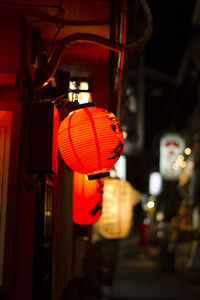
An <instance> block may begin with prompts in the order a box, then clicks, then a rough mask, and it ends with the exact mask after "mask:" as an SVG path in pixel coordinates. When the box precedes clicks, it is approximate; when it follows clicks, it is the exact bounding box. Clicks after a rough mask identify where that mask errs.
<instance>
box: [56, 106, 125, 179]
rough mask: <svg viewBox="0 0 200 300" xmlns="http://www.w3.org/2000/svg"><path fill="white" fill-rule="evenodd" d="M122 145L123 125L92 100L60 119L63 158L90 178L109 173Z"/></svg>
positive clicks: (60, 147)
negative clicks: (61, 120)
mask: <svg viewBox="0 0 200 300" xmlns="http://www.w3.org/2000/svg"><path fill="white" fill-rule="evenodd" d="M123 146H124V138H123V133H122V129H121V126H120V123H119V121H118V120H117V118H116V117H115V115H114V114H113V113H111V112H109V111H107V110H106V109H103V108H98V107H96V106H95V104H94V103H88V104H83V105H78V109H76V110H74V111H72V112H71V113H70V114H69V115H68V116H67V117H66V118H65V119H64V120H63V122H62V123H61V125H60V128H59V132H58V147H59V150H60V153H61V156H62V158H63V160H64V162H65V163H66V164H67V165H68V166H69V167H70V168H71V169H72V170H74V171H76V172H78V173H81V174H86V175H88V178H89V179H96V178H102V177H106V176H109V171H110V169H111V168H112V167H113V166H114V165H115V164H116V162H117V161H118V159H119V157H120V155H121V154H122V151H123Z"/></svg>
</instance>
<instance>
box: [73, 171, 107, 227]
mask: <svg viewBox="0 0 200 300" xmlns="http://www.w3.org/2000/svg"><path fill="white" fill-rule="evenodd" d="M103 183H104V179H98V180H88V179H87V176H86V175H83V174H80V173H77V172H74V177H73V222H75V223H77V224H79V225H90V224H93V223H95V222H96V221H97V220H98V219H99V218H100V216H101V211H102V196H103Z"/></svg>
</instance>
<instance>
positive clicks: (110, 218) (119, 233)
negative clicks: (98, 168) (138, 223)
mask: <svg viewBox="0 0 200 300" xmlns="http://www.w3.org/2000/svg"><path fill="white" fill-rule="evenodd" d="M141 199H142V194H141V193H140V192H138V191H137V190H135V189H134V188H133V186H132V185H131V184H130V183H129V182H128V181H124V180H120V179H116V178H115V179H110V178H108V179H105V181H104V191H103V208H102V215H101V218H100V219H99V220H98V222H97V223H96V224H95V230H96V231H97V232H99V234H100V235H102V236H103V237H104V238H107V239H120V238H125V237H126V236H127V235H128V234H129V231H130V228H131V224H132V219H133V206H134V205H135V204H136V203H138V202H139V201H141Z"/></svg>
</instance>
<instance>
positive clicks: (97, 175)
mask: <svg viewBox="0 0 200 300" xmlns="http://www.w3.org/2000/svg"><path fill="white" fill-rule="evenodd" d="M108 176H110V172H105V173H98V174H91V175H88V180H94V179H100V178H104V177H108Z"/></svg>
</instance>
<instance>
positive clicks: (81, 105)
mask: <svg viewBox="0 0 200 300" xmlns="http://www.w3.org/2000/svg"><path fill="white" fill-rule="evenodd" d="M87 107H96V103H94V102H90V103H83V104H76V105H74V106H72V111H74V110H77V109H81V108H87Z"/></svg>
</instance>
